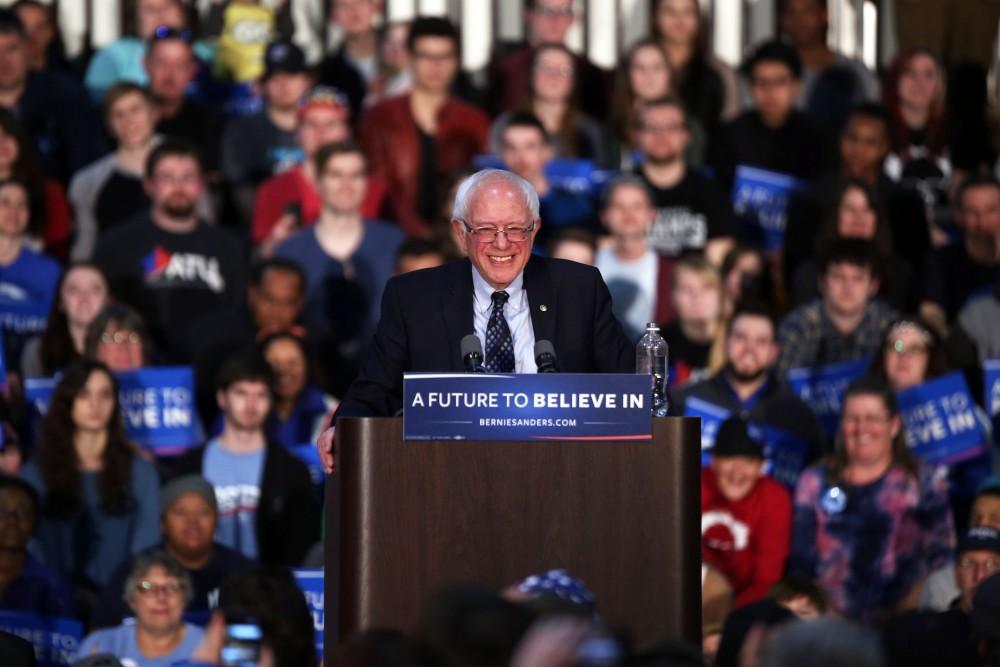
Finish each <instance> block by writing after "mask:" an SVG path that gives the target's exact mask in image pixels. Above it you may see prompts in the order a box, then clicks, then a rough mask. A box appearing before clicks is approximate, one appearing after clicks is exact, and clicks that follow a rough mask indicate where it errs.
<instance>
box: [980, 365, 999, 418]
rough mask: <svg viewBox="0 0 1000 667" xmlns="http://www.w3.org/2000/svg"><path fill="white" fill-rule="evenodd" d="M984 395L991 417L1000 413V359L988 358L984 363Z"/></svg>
mask: <svg viewBox="0 0 1000 667" xmlns="http://www.w3.org/2000/svg"><path fill="white" fill-rule="evenodd" d="M983 371H984V377H983V380H984V383H985V386H984V387H983V396H984V397H985V403H986V407H987V409H988V410H989V411H990V417H996V416H997V415H998V414H1000V359H987V360H986V361H985V362H984V363H983Z"/></svg>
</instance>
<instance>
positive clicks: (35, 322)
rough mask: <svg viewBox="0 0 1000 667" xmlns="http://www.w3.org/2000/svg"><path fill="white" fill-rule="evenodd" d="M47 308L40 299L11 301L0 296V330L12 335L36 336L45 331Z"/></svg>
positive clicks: (28, 298) (47, 315)
mask: <svg viewBox="0 0 1000 667" xmlns="http://www.w3.org/2000/svg"><path fill="white" fill-rule="evenodd" d="M48 317H49V307H48V304H46V303H45V302H44V301H43V300H42V299H34V298H30V297H26V298H25V299H23V300H21V299H11V298H8V297H6V296H3V295H0V330H2V331H4V332H6V333H13V334H36V333H40V332H41V331H44V330H45V323H46V322H47V321H48Z"/></svg>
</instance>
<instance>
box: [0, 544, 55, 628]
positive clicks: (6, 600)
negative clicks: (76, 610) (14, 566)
mask: <svg viewBox="0 0 1000 667" xmlns="http://www.w3.org/2000/svg"><path fill="white" fill-rule="evenodd" d="M0 609H3V610H5V611H30V612H34V613H36V614H43V615H45V616H63V617H70V618H71V617H72V616H73V589H72V588H70V586H69V583H68V582H67V581H66V580H65V579H63V578H62V576H61V575H60V574H59V573H58V572H56V571H55V570H53V569H52V568H50V567H48V566H46V565H43V564H42V563H40V562H39V561H38V560H36V559H35V558H33V557H32V556H31V555H30V554H29V555H28V557H27V559H26V560H25V563H24V569H23V570H21V574H19V575H18V576H17V578H16V579H14V580H13V581H11V582H10V583H9V584H7V588H5V589H4V591H3V595H0Z"/></svg>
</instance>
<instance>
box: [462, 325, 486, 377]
mask: <svg viewBox="0 0 1000 667" xmlns="http://www.w3.org/2000/svg"><path fill="white" fill-rule="evenodd" d="M461 346H462V364H464V365H465V372H466V373H485V372H486V369H485V368H483V344H482V343H480V342H479V338H478V337H477V336H476V334H469V335H468V336H465V337H463V338H462V344H461Z"/></svg>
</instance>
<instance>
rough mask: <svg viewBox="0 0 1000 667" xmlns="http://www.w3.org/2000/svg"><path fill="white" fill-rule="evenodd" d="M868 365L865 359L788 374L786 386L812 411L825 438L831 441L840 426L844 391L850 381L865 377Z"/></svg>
mask: <svg viewBox="0 0 1000 667" xmlns="http://www.w3.org/2000/svg"><path fill="white" fill-rule="evenodd" d="M870 365H871V358H869V357H865V358H864V359H858V360H857V361H845V362H841V363H837V364H830V365H828V366H820V367H817V368H793V369H792V370H790V371H788V384H789V385H790V386H791V388H792V391H794V392H795V394H796V395H798V397H799V398H801V399H802V400H803V401H804V402H805V404H806V405H808V406H809V407H810V408H812V411H813V413H815V415H816V416H817V417H818V418H819V420H820V423H821V424H822V425H823V430H824V431H826V434H827V435H828V436H830V437H833V436H834V435H835V434H836V433H837V426H838V424H839V423H840V409H841V399H842V398H843V397H844V390H846V389H847V385H849V384H850V383H851V381H852V380H854V379H855V378H858V377H861V376H862V375H864V374H865V372H866V371H867V370H868V366H870Z"/></svg>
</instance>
